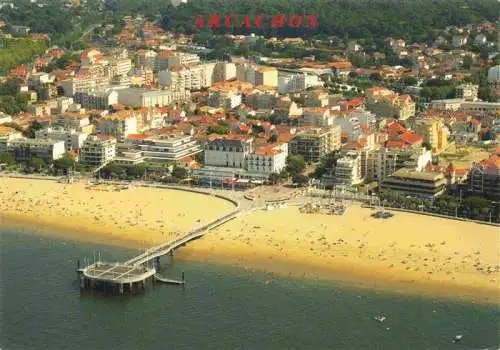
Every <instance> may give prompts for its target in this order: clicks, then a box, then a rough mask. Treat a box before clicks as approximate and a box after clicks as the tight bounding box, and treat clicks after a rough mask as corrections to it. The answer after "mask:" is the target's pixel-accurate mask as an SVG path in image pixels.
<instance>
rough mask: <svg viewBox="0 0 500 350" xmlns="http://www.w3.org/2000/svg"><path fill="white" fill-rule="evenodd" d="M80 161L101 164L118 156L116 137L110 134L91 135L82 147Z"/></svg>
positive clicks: (95, 164)
mask: <svg viewBox="0 0 500 350" xmlns="http://www.w3.org/2000/svg"><path fill="white" fill-rule="evenodd" d="M79 157H80V163H83V164H87V165H92V166H101V165H104V164H108V163H109V162H111V161H112V160H113V159H114V158H115V157H116V139H115V138H114V137H113V136H109V135H91V136H89V137H88V138H87V139H86V140H85V142H84V143H83V146H82V148H81V149H80V154H79Z"/></svg>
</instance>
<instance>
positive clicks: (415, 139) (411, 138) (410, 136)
mask: <svg viewBox="0 0 500 350" xmlns="http://www.w3.org/2000/svg"><path fill="white" fill-rule="evenodd" d="M398 137H399V138H400V139H401V140H403V141H404V142H406V143H408V144H410V145H414V144H416V143H420V142H422V141H423V140H424V139H423V138H422V136H419V135H417V134H415V133H413V132H412V131H407V132H404V133H402V134H400V135H399V136H398Z"/></svg>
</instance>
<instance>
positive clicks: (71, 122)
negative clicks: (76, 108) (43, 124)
mask: <svg viewBox="0 0 500 350" xmlns="http://www.w3.org/2000/svg"><path fill="white" fill-rule="evenodd" d="M52 125H54V126H60V127H62V128H65V129H75V130H76V131H79V132H84V133H87V134H91V133H93V132H94V126H93V125H92V124H90V120H89V116H88V114H82V113H80V112H65V113H61V114H56V115H54V116H52Z"/></svg>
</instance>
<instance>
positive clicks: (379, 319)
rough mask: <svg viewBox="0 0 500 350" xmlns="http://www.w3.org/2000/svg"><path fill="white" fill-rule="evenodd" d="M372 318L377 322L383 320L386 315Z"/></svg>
mask: <svg viewBox="0 0 500 350" xmlns="http://www.w3.org/2000/svg"><path fill="white" fill-rule="evenodd" d="M373 319H374V320H375V321H378V322H384V321H385V319H386V317H385V316H375V317H374V318H373Z"/></svg>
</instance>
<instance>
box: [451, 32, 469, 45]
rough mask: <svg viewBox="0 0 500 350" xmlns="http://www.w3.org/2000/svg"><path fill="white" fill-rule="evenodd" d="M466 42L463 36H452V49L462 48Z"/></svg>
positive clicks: (465, 37)
mask: <svg viewBox="0 0 500 350" xmlns="http://www.w3.org/2000/svg"><path fill="white" fill-rule="evenodd" d="M467 40H468V38H467V36H465V35H453V37H452V39H451V44H452V45H453V47H462V46H464V45H465V44H467Z"/></svg>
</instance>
